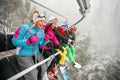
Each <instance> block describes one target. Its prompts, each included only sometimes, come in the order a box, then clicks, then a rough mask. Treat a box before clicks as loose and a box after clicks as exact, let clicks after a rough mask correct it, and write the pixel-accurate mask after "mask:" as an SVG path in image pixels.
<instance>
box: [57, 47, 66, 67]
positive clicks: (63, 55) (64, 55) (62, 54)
mask: <svg viewBox="0 0 120 80" xmlns="http://www.w3.org/2000/svg"><path fill="white" fill-rule="evenodd" d="M55 50H56V51H57V52H59V51H60V50H59V49H55ZM66 54H67V50H64V52H61V51H60V56H61V58H60V60H59V64H60V65H64V63H65V58H66Z"/></svg>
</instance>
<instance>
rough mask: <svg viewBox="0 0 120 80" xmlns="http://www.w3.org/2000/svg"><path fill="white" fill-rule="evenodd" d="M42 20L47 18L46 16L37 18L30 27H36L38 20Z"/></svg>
mask: <svg viewBox="0 0 120 80" xmlns="http://www.w3.org/2000/svg"><path fill="white" fill-rule="evenodd" d="M40 20H45V18H37V19H36V20H35V21H34V23H33V25H32V26H31V27H30V29H31V28H33V27H36V24H37V22H38V21H40Z"/></svg>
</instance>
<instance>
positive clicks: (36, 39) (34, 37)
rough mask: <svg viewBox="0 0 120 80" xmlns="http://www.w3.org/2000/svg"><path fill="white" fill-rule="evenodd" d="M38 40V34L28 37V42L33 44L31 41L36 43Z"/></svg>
mask: <svg viewBox="0 0 120 80" xmlns="http://www.w3.org/2000/svg"><path fill="white" fill-rule="evenodd" d="M37 41H38V37H37V36H36V35H34V36H32V37H30V38H29V39H27V41H26V42H27V44H31V43H36V42H37Z"/></svg>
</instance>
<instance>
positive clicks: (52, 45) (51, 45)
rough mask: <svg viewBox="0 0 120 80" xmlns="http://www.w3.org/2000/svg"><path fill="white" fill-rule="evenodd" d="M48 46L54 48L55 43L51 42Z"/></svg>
mask: <svg viewBox="0 0 120 80" xmlns="http://www.w3.org/2000/svg"><path fill="white" fill-rule="evenodd" d="M46 46H49V47H51V48H53V47H54V43H53V42H52V41H49V42H48V43H47V44H46Z"/></svg>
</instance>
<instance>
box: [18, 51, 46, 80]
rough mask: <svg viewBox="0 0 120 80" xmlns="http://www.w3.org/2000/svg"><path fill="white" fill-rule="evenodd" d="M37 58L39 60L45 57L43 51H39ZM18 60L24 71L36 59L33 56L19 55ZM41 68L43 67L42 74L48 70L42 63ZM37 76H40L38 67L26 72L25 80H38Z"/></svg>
mask: <svg viewBox="0 0 120 80" xmlns="http://www.w3.org/2000/svg"><path fill="white" fill-rule="evenodd" d="M36 58H37V61H38V62H39V61H41V60H42V59H43V57H42V55H41V53H38V54H37V55H36ZM17 62H18V65H19V67H20V69H21V70H22V71H23V70H25V69H27V68H29V67H31V66H33V65H34V64H35V60H34V59H33V56H17ZM41 68H42V74H41V76H43V75H44V73H45V71H46V69H45V68H46V65H44V64H42V65H41ZM37 76H38V70H37V68H35V69H34V70H32V71H30V72H29V73H27V74H25V75H24V78H25V80H37Z"/></svg>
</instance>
